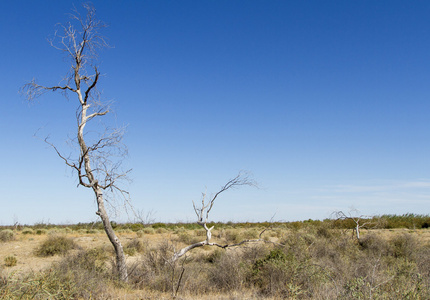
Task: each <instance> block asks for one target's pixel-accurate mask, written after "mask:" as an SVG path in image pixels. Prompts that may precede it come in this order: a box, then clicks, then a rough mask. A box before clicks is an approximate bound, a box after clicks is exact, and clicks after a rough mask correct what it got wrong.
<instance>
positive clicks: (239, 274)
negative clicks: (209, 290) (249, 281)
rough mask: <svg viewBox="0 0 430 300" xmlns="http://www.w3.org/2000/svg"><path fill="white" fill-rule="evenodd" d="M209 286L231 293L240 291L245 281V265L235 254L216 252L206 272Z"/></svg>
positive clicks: (231, 252)
mask: <svg viewBox="0 0 430 300" xmlns="http://www.w3.org/2000/svg"><path fill="white" fill-rule="evenodd" d="M208 279H209V282H210V286H213V287H214V288H215V290H221V291H223V292H231V291H235V290H241V289H242V288H243V286H244V283H245V281H246V265H244V264H242V262H241V256H240V255H239V254H238V253H237V252H233V251H228V252H225V251H224V252H216V253H215V256H214V257H213V263H212V266H211V268H209V270H208Z"/></svg>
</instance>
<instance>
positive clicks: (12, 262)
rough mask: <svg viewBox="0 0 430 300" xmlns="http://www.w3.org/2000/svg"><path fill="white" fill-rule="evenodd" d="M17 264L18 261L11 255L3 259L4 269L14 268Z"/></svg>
mask: <svg viewBox="0 0 430 300" xmlns="http://www.w3.org/2000/svg"><path fill="white" fill-rule="evenodd" d="M17 262H18V259H17V258H16V257H15V256H13V255H9V256H6V257H5V259H4V265H5V266H6V267H14V266H16V263H17Z"/></svg>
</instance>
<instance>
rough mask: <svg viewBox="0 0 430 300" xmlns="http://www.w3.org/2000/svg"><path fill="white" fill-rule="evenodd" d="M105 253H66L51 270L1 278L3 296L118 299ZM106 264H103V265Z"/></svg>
mask: <svg viewBox="0 0 430 300" xmlns="http://www.w3.org/2000/svg"><path fill="white" fill-rule="evenodd" d="M103 253H104V252H103V251H100V250H98V249H97V250H96V249H93V250H89V251H82V252H80V253H78V254H77V255H74V256H66V257H64V258H63V259H62V260H61V261H60V262H59V263H56V264H53V265H52V266H51V267H50V268H49V269H48V270H47V271H43V272H40V273H35V272H30V273H28V274H27V275H15V274H12V275H10V276H8V277H3V278H0V298H1V299H117V297H115V295H113V294H111V293H110V290H111V288H110V286H112V280H111V277H109V276H108V275H107V274H106V272H105V270H106V267H105V265H106V264H105V262H104V261H103V260H104V254H103ZM100 266H103V267H100Z"/></svg>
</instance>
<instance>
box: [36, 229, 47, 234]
mask: <svg viewBox="0 0 430 300" xmlns="http://www.w3.org/2000/svg"><path fill="white" fill-rule="evenodd" d="M47 232H48V231H47V230H46V229H36V234H37V235H42V234H46V233H47Z"/></svg>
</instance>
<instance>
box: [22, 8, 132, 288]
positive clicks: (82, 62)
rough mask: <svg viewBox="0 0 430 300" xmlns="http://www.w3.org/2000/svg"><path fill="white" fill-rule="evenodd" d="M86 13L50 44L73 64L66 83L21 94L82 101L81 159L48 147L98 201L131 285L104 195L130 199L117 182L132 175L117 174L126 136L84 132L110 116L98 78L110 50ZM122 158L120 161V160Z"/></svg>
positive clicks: (121, 272)
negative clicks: (102, 52) (102, 56)
mask: <svg viewBox="0 0 430 300" xmlns="http://www.w3.org/2000/svg"><path fill="white" fill-rule="evenodd" d="M84 8H85V9H86V11H87V14H86V16H85V17H83V16H81V15H80V14H79V12H78V11H75V14H72V15H71V19H72V21H73V22H75V23H76V24H77V27H75V26H74V25H73V24H72V22H69V23H67V24H66V25H61V26H60V28H61V29H63V31H64V34H63V35H60V34H58V35H57V34H56V35H55V37H54V39H53V40H51V46H53V47H54V48H56V49H58V50H61V51H63V52H64V53H65V54H66V55H67V56H68V57H69V59H70V61H71V69H70V72H69V73H68V75H66V78H65V79H64V81H65V82H64V83H63V84H59V85H55V86H43V85H39V84H37V83H36V82H35V81H34V80H33V81H31V82H29V83H27V84H26V85H24V87H23V88H22V92H23V93H24V94H25V96H26V97H27V98H28V100H29V101H31V100H33V99H35V98H37V97H38V96H40V95H42V94H43V93H45V92H47V91H54V92H55V91H57V90H60V91H63V92H64V93H66V94H67V93H72V94H73V95H75V96H76V98H77V100H78V101H79V107H78V110H77V115H76V118H77V121H78V128H77V129H78V130H77V144H78V146H79V153H76V156H77V158H76V159H70V158H69V157H65V156H63V155H61V154H60V152H59V151H58V150H57V148H56V147H55V146H54V145H53V144H51V143H49V142H48V141H47V140H46V139H45V142H47V143H48V144H49V145H51V146H52V147H53V148H54V149H55V151H56V152H57V154H58V155H59V156H60V158H62V159H63V160H64V162H65V163H66V165H68V166H69V167H71V168H72V169H73V170H74V171H75V172H76V173H77V175H78V180H79V185H82V186H84V187H86V188H91V189H92V190H93V192H94V194H95V196H96V200H97V208H98V210H97V212H96V214H97V215H98V216H100V218H101V220H102V222H103V227H104V229H105V232H106V234H107V236H108V238H109V240H110V242H111V243H112V245H113V247H114V249H115V254H116V268H117V273H118V277H119V279H120V280H121V281H127V278H128V274H127V265H126V261H125V255H124V250H123V247H122V245H121V242H120V240H119V239H118V237H117V236H116V234H115V232H114V231H113V228H112V226H111V223H110V221H109V217H108V214H107V212H106V209H105V203H104V201H105V195H104V194H103V192H104V191H109V192H114V191H117V192H119V193H120V194H121V195H122V196H123V197H124V200H125V201H127V199H126V196H125V195H128V193H127V191H125V190H123V189H120V188H119V187H118V185H117V181H118V180H119V179H124V178H125V177H126V175H127V173H128V172H129V171H126V172H121V171H120V170H119V169H120V165H121V157H122V156H123V155H125V153H126V151H125V150H123V148H121V146H120V144H121V138H122V132H121V131H120V130H116V129H115V130H108V129H106V128H105V130H104V131H102V132H99V131H97V130H95V131H93V133H94V132H98V134H99V136H98V137H97V138H91V137H88V135H87V136H86V135H85V132H84V128H85V126H86V124H87V123H88V122H89V121H91V120H92V119H94V118H97V117H102V116H105V115H106V114H108V113H109V107H108V105H107V104H105V103H102V101H100V99H99V94H98V93H97V92H96V86H97V84H98V80H99V76H100V72H99V71H98V70H97V66H96V65H95V62H96V58H97V51H96V50H97V49H99V48H102V47H104V46H106V43H105V41H104V38H103V36H101V35H100V34H99V30H100V29H101V28H103V27H105V26H104V25H103V23H101V22H100V21H98V20H97V19H96V18H95V9H94V8H93V7H92V6H91V5H87V4H84ZM55 38H57V40H55ZM55 41H57V42H55ZM87 143H88V145H87ZM118 157H120V158H119V159H118ZM91 163H92V164H93V166H91Z"/></svg>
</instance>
